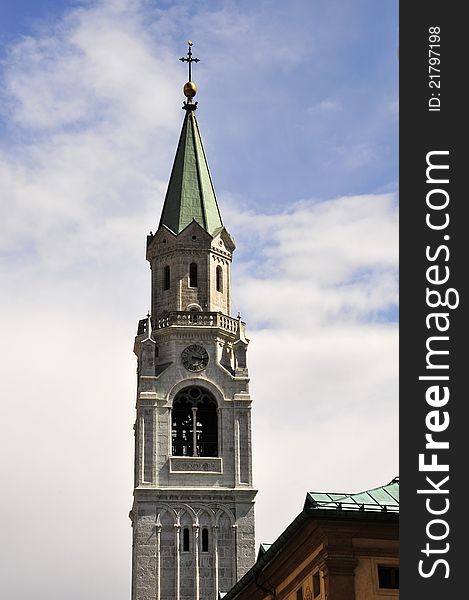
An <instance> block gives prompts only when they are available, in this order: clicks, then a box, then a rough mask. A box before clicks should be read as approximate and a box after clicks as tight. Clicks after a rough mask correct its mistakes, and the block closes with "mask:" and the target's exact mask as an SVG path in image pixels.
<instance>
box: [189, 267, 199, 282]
mask: <svg viewBox="0 0 469 600" xmlns="http://www.w3.org/2000/svg"><path fill="white" fill-rule="evenodd" d="M189 287H194V288H195V287H197V263H191V264H190V265H189Z"/></svg>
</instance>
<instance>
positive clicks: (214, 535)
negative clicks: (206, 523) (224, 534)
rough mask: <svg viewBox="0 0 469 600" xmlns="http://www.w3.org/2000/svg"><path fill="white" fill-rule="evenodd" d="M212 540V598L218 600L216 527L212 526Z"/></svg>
mask: <svg viewBox="0 0 469 600" xmlns="http://www.w3.org/2000/svg"><path fill="white" fill-rule="evenodd" d="M212 540H213V581H214V596H213V600H218V585H219V584H218V526H217V525H213V526H212Z"/></svg>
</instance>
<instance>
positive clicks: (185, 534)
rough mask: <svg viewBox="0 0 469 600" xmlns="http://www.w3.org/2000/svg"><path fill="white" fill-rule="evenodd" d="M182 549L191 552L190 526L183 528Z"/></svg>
mask: <svg viewBox="0 0 469 600" xmlns="http://www.w3.org/2000/svg"><path fill="white" fill-rule="evenodd" d="M182 551H183V552H189V527H184V529H183V530H182Z"/></svg>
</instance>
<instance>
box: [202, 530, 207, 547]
mask: <svg viewBox="0 0 469 600" xmlns="http://www.w3.org/2000/svg"><path fill="white" fill-rule="evenodd" d="M202 552H208V529H207V528H206V527H204V528H203V529H202Z"/></svg>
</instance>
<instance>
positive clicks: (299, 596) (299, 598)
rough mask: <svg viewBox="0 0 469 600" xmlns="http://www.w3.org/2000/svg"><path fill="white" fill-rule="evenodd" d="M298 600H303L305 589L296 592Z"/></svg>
mask: <svg viewBox="0 0 469 600" xmlns="http://www.w3.org/2000/svg"><path fill="white" fill-rule="evenodd" d="M296 600H303V588H302V587H300V589H299V590H296Z"/></svg>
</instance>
